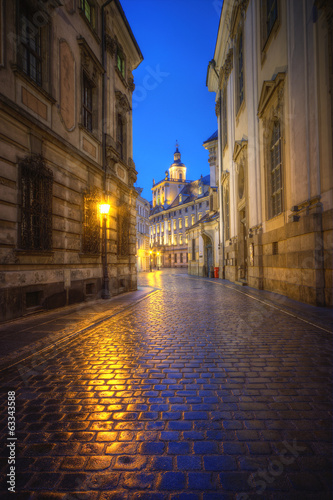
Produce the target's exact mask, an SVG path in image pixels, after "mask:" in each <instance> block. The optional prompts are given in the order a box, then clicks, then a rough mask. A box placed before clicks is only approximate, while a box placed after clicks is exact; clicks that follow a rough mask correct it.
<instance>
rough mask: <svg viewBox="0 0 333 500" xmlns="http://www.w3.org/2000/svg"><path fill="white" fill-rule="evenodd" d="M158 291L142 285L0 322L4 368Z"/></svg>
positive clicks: (70, 336)
mask: <svg viewBox="0 0 333 500" xmlns="http://www.w3.org/2000/svg"><path fill="white" fill-rule="evenodd" d="M155 291H156V289H155V288H153V287H149V286H140V287H138V290H136V291H134V292H127V293H124V294H121V295H118V296H116V297H112V298H110V299H106V300H105V299H98V300H95V301H91V302H83V303H80V304H75V305H72V306H67V307H62V308H61V309H56V310H53V311H42V312H39V313H35V314H33V315H31V316H26V317H23V318H19V319H17V320H13V321H10V322H7V323H3V324H2V325H0V353H1V357H0V372H1V371H3V370H5V369H6V368H9V367H10V366H13V364H16V363H18V362H19V361H21V360H23V359H27V358H28V357H29V356H32V355H36V353H38V352H40V351H41V350H43V351H44V350H47V349H52V348H54V347H55V346H56V345H58V344H61V343H62V342H64V341H65V340H67V339H69V338H72V337H74V336H75V335H77V334H79V333H81V332H83V331H84V330H87V329H90V328H93V327H94V326H97V325H98V324H99V323H101V322H103V321H105V320H107V319H108V318H110V317H112V316H115V315H117V314H119V313H121V312H123V311H124V310H126V309H128V308H130V307H132V306H133V305H136V304H137V303H138V302H140V301H141V300H144V299H145V298H147V297H148V296H149V295H151V294H152V293H154V292H155Z"/></svg>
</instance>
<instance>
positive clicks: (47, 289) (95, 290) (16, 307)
mask: <svg viewBox="0 0 333 500" xmlns="http://www.w3.org/2000/svg"><path fill="white" fill-rule="evenodd" d="M102 286H103V282H102V279H101V278H94V279H85V280H78V281H73V282H72V283H71V286H70V287H69V288H65V287H64V283H63V282H61V283H49V284H38V285H37V284H35V285H29V286H26V287H13V288H3V289H2V290H0V322H4V321H9V320H13V319H16V318H20V317H22V316H26V315H28V314H32V313H35V312H38V311H43V310H46V311H47V310H52V309H57V308H60V307H64V306H68V305H72V304H79V303H82V302H87V301H91V300H96V299H100V298H101V297H102ZM136 289H137V278H136V275H135V276H133V277H131V276H128V275H127V276H124V277H121V276H119V277H117V278H115V277H110V278H109V290H110V296H116V295H119V294H121V293H125V292H129V291H134V290H136Z"/></svg>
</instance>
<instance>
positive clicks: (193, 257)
mask: <svg viewBox="0 0 333 500" xmlns="http://www.w3.org/2000/svg"><path fill="white" fill-rule="evenodd" d="M192 260H195V239H194V238H193V240H192Z"/></svg>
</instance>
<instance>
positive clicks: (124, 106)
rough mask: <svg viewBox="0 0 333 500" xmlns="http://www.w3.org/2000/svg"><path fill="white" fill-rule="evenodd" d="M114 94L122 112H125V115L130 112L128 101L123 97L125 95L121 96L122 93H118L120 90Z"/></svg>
mask: <svg viewBox="0 0 333 500" xmlns="http://www.w3.org/2000/svg"><path fill="white" fill-rule="evenodd" d="M115 94H116V100H117V104H118V106H119V107H120V108H122V110H123V111H125V113H127V112H128V111H130V110H131V106H130V105H129V102H128V99H127V97H126V96H125V94H123V93H122V92H120V90H116V92H115Z"/></svg>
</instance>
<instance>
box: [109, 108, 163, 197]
mask: <svg viewBox="0 0 333 500" xmlns="http://www.w3.org/2000/svg"><path fill="white" fill-rule="evenodd" d="M117 150H118V153H119V155H120V158H121V159H122V160H123V159H124V157H125V124H124V120H123V117H122V115H121V114H120V113H118V116H117ZM157 203H159V199H158V202H157Z"/></svg>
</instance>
